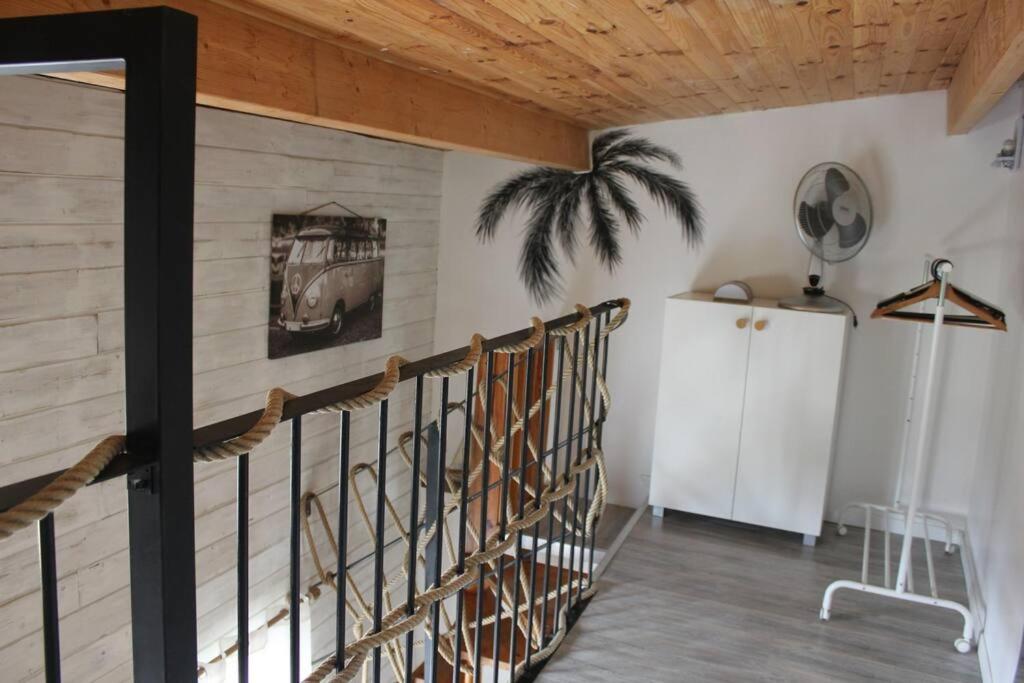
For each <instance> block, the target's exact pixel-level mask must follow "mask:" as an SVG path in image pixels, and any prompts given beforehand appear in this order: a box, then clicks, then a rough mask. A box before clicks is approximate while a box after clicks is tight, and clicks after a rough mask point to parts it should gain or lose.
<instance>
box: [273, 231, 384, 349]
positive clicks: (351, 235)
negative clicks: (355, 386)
mask: <svg viewBox="0 0 1024 683" xmlns="http://www.w3.org/2000/svg"><path fill="white" fill-rule="evenodd" d="M386 236H387V223H386V221H385V220H384V219H383V218H357V217H352V216H323V215H318V216H311V215H301V214H300V215H287V214H275V215H274V218H273V224H272V228H271V233H270V319H269V325H268V330H269V331H268V335H269V343H268V356H269V357H270V358H283V357H285V356H291V355H294V354H296V353H306V352H308V351H316V350H319V349H324V348H328V347H332V346H340V345H342V344H351V343H353V342H359V341H365V340H367V339H377V338H379V337H380V336H381V308H382V303H383V301H384V244H385V238H386Z"/></svg>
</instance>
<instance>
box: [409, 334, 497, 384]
mask: <svg viewBox="0 0 1024 683" xmlns="http://www.w3.org/2000/svg"><path fill="white" fill-rule="evenodd" d="M483 353H484V337H483V335H481V334H474V335H473V338H472V339H471V340H470V342H469V353H467V354H466V357H465V358H463V359H462V360H459V361H455V362H454V363H452V364H451V365H448V366H445V367H443V368H438V369H437V370H430V371H429V372H425V373H423V376H424V377H433V378H442V377H454V376H455V375H461V374H462V373H464V372H466V371H468V370H470V369H471V368H474V367H476V364H477V361H479V360H480V356H482V355H483Z"/></svg>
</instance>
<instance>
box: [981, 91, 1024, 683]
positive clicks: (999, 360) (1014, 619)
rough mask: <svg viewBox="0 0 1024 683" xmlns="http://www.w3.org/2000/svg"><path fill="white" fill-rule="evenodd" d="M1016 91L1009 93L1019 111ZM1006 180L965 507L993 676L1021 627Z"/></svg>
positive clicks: (1018, 431) (1014, 314)
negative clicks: (999, 315)
mask: <svg viewBox="0 0 1024 683" xmlns="http://www.w3.org/2000/svg"><path fill="white" fill-rule="evenodd" d="M1022 94H1024V89H1021V88H1018V92H1016V93H1013V94H1011V95H1010V96H1008V100H1009V104H1010V105H1011V106H1013V105H1018V106H1017V108H1016V111H1017V113H1018V114H1019V113H1021V112H1024V100H1022ZM1018 103H1019V104H1018ZM1011 182H1012V185H1011V190H1010V192H1009V194H1008V197H1009V200H1010V204H1009V212H1008V214H1007V220H1006V224H1005V226H1004V229H1003V231H1002V232H1001V233H999V234H997V235H993V237H992V241H991V246H992V248H993V249H994V250H997V252H998V256H996V257H994V258H991V259H988V260H986V265H987V266H989V267H991V268H992V270H993V271H995V273H996V276H997V277H998V279H999V280H1000V282H1002V283H1003V288H1002V290H1001V292H1000V297H1001V298H1000V299H999V300H998V302H999V304H1000V305H1001V306H1003V307H1004V310H1005V311H1006V315H1007V319H1008V327H1009V330H1008V332H1007V334H1005V335H995V336H993V338H992V339H991V340H990V341H991V349H990V351H989V353H988V354H987V355H986V356H985V358H984V364H983V365H982V367H981V368H980V372H981V374H982V379H983V380H984V382H985V390H984V392H983V393H982V394H981V396H980V397H979V399H980V400H979V404H980V405H981V419H980V424H979V425H978V439H977V442H976V444H977V465H976V468H975V475H974V483H973V486H972V489H971V497H970V508H969V515H968V528H969V538H970V542H971V550H972V553H973V559H974V565H975V570H976V573H977V578H978V583H979V584H980V588H981V598H982V600H981V602H982V604H981V605H980V606H979V607H980V611H981V612H982V614H983V616H984V619H985V626H984V632H983V634H982V638H981V647H980V648H979V655H980V656H981V657H982V658H983V661H986V662H987V664H988V667H989V668H990V670H991V672H992V677H991V680H992V681H997V682H999V683H1002V682H1004V681H1006V682H1008V681H1011V680H1012V679H1013V674H1014V669H1015V667H1016V666H1017V663H1018V651H1019V649H1020V646H1021V635H1022V632H1024V531H1022V529H1021V520H1024V498H1022V497H1021V495H1020V486H1021V483H1022V482H1024V421H1022V420H1021V415H1024V382H1022V381H1021V380H1022V378H1024V327H1022V322H1024V171H1018V172H1017V173H1016V174H1014V175H1013V177H1012V180H1011ZM1022 673H1024V672H1022Z"/></svg>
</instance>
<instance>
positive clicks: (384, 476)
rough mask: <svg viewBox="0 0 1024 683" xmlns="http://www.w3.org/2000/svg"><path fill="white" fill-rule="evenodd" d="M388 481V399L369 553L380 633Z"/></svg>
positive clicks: (376, 674) (376, 664)
mask: <svg viewBox="0 0 1024 683" xmlns="http://www.w3.org/2000/svg"><path fill="white" fill-rule="evenodd" d="M387 480H388V400H387V399H384V400H383V401H381V402H380V423H379V427H378V431H377V515H376V521H375V526H374V546H373V549H374V553H373V633H377V632H378V631H380V627H381V620H382V619H383V616H384V611H383V607H384V605H383V601H384V550H385V548H384V520H385V517H384V511H385V506H384V498H385V496H386V495H387ZM380 675H381V669H380V646H379V645H378V646H377V647H375V648H374V649H373V681H374V683H380Z"/></svg>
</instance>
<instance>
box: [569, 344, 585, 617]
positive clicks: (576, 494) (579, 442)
mask: <svg viewBox="0 0 1024 683" xmlns="http://www.w3.org/2000/svg"><path fill="white" fill-rule="evenodd" d="M589 347H590V325H589V324H588V325H587V326H586V327H584V328H583V345H582V346H581V347H580V349H579V354H580V358H579V360H580V363H579V365H581V366H582V373H581V374H582V377H580V378H579V379H578V380H577V378H576V376H575V375H574V376H573V378H572V383H573V387H574V393H579V395H580V415H579V422H578V423H577V425H576V434H575V436H576V462H575V463H574V464H575V465H579V464H580V463H581V462H583V429H584V427H583V425H584V422H585V417H586V416H585V415H584V413H586V401H587V366H588V365H589V363H588V362H587V349H588V348H589ZM573 479H574V483H573V498H572V535H571V536H570V537H569V538H570V546H569V590H568V592H567V593H566V596H565V601H566V604H568V605H569V609H572V607H573V605H574V604H575V600H574V598H573V590H572V577H573V574H574V573H575V571H576V569H575V567H576V565H575V558H576V537H577V536H579V528H580V512H581V510H580V476H579V475H578V474H576V475H573ZM582 559H583V542H582V541H580V560H581V566H582ZM582 581H583V576H582V575H577V576H576V587H577V589H578V588H579V585H580V583H582Z"/></svg>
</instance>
